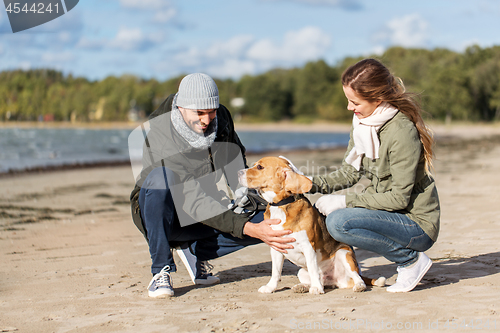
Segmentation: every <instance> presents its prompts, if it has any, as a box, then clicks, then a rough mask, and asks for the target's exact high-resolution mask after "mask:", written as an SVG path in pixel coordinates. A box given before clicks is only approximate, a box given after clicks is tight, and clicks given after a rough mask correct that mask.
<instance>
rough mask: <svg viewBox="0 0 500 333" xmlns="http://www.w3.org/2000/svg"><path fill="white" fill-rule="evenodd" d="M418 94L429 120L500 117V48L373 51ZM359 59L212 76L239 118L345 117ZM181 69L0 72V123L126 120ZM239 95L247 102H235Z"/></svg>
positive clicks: (154, 103) (158, 98) (148, 108)
mask: <svg viewBox="0 0 500 333" xmlns="http://www.w3.org/2000/svg"><path fill="white" fill-rule="evenodd" d="M373 57H374V58H377V59H379V60H381V61H382V62H383V63H384V64H385V65H386V66H388V67H389V68H390V69H391V71H392V72H393V73H394V75H396V76H398V77H400V78H401V79H402V80H403V82H404V83H405V86H406V88H407V91H411V92H414V93H417V94H418V96H419V99H420V101H421V103H422V106H423V108H424V110H425V111H426V117H427V119H429V118H432V119H434V120H446V121H450V120H461V121H495V120H499V119H500V46H493V47H489V48H481V47H479V46H471V47H469V48H467V49H466V50H465V51H464V52H462V53H459V52H454V51H451V50H447V49H433V50H428V49H415V48H402V47H393V48H390V49H388V50H387V51H386V52H384V53H383V54H382V55H378V56H373ZM361 59H362V57H359V58H353V57H348V58H345V59H343V60H342V61H340V62H339V63H337V64H335V65H328V64H327V63H326V62H325V61H324V60H318V61H312V62H308V63H307V64H305V65H304V66H303V67H300V68H291V69H280V68H277V69H273V70H270V71H267V72H265V73H263V74H259V75H245V76H243V77H241V78H240V79H239V80H232V79H224V80H221V79H217V78H214V79H215V81H216V83H217V86H218V87H219V94H220V102H221V103H222V104H224V105H226V106H228V108H229V109H230V111H231V112H232V114H233V116H234V117H235V119H236V120H241V121H247V122H260V121H278V120H284V119H288V120H292V121H295V122H305V123H307V122H312V121H321V120H323V121H338V122H346V121H349V120H350V119H351V118H352V113H351V112H349V111H347V110H346V106H347V101H346V99H345V96H344V94H343V91H342V87H341V83H340V76H341V75H342V72H343V71H344V70H345V69H346V68H347V67H348V66H350V65H352V64H354V63H355V62H357V61H359V60H361ZM182 77H184V75H180V76H178V77H175V78H171V79H169V80H166V81H163V82H160V81H158V80H156V79H148V80H145V79H142V78H138V77H135V76H132V75H122V76H120V77H115V76H109V77H106V78H105V79H103V80H99V81H91V80H88V79H86V78H83V77H73V76H72V75H67V76H65V75H63V74H62V73H61V72H59V71H55V70H51V69H35V70H12V71H3V72H0V121H12V120H17V121H25V120H27V121H34V120H56V121H73V122H75V121H76V122H99V121H126V120H130V119H136V118H144V117H147V116H148V115H149V114H150V113H152V112H153V111H154V110H155V109H156V108H157V107H158V106H159V105H160V104H161V102H162V101H163V100H164V99H165V98H166V97H167V96H168V95H169V94H171V93H175V92H176V91H177V87H178V85H179V82H180V80H181V79H182ZM235 98H238V99H239V101H242V100H243V101H244V103H238V104H236V103H232V101H234V100H235Z"/></svg>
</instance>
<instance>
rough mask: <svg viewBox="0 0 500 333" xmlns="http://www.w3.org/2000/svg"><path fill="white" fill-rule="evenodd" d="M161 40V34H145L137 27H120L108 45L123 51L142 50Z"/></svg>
mask: <svg viewBox="0 0 500 333" xmlns="http://www.w3.org/2000/svg"><path fill="white" fill-rule="evenodd" d="M162 40H163V38H162V35H161V34H153V35H146V34H145V33H144V32H143V31H142V30H141V29H139V28H131V29H129V28H126V27H121V28H120V30H118V32H117V34H116V36H115V38H114V39H113V40H111V41H110V46H111V47H112V48H115V49H119V50H123V51H144V50H147V49H149V48H151V47H152V46H153V45H154V44H156V43H159V42H161V41H162Z"/></svg>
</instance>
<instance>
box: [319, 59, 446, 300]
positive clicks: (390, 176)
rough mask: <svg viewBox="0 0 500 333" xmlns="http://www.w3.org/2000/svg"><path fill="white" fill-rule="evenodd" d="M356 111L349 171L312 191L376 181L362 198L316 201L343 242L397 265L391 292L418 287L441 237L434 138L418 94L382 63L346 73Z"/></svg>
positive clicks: (345, 165) (328, 178) (343, 169)
mask: <svg viewBox="0 0 500 333" xmlns="http://www.w3.org/2000/svg"><path fill="white" fill-rule="evenodd" d="M342 85H343V89H344V93H345V95H346V97H347V100H348V106H347V109H348V110H350V111H352V112H354V117H353V128H352V130H351V139H350V141H349V146H348V148H347V152H346V154H345V158H344V161H343V164H342V167H341V168H340V169H339V170H337V171H335V172H333V173H331V174H328V175H326V176H315V177H313V179H312V180H313V184H314V185H315V186H313V189H312V190H311V193H314V192H321V193H331V192H333V191H336V190H340V189H342V188H345V187H350V186H353V185H354V184H356V183H357V182H358V181H359V180H360V178H361V176H363V175H364V176H366V177H367V178H369V179H370V180H371V183H370V185H369V186H368V187H367V188H366V189H365V190H364V191H363V193H349V194H347V195H337V194H329V195H324V196H322V197H321V198H319V199H318V200H317V202H316V207H317V208H318V210H319V211H320V212H321V213H323V214H324V215H326V216H327V218H326V225H327V228H328V231H329V232H330V234H331V235H332V237H333V238H335V239H337V240H338V241H341V242H344V243H347V244H349V245H352V246H356V247H359V248H362V249H365V250H369V251H373V252H376V253H378V254H380V255H382V256H384V257H385V258H387V259H388V260H390V261H393V262H395V263H396V264H397V265H398V268H397V271H398V277H397V280H396V283H395V284H393V285H392V286H390V287H388V288H387V291H389V292H408V291H410V290H412V289H413V288H415V286H416V285H417V284H418V283H419V282H420V280H421V279H422V277H423V276H424V275H425V273H426V272H427V271H428V270H429V268H430V266H431V265H432V262H431V260H430V259H429V258H428V257H427V256H426V255H425V254H424V251H426V250H427V249H429V248H430V247H431V246H432V245H433V244H434V242H435V241H436V239H437V237H438V233H439V217H440V208H439V199H438V193H437V190H436V186H435V183H434V179H433V178H432V176H431V173H430V170H431V169H432V157H433V154H432V144H433V139H432V135H431V133H430V131H429V129H428V128H427V127H426V126H425V124H424V122H423V120H422V117H421V115H420V113H421V109H420V106H419V104H418V103H417V101H416V100H415V98H414V97H415V96H414V95H413V94H410V93H407V92H405V88H404V86H403V82H402V81H401V79H399V78H396V77H394V76H393V75H392V74H391V73H390V72H389V70H388V69H387V68H386V67H385V66H384V65H383V64H382V63H380V62H379V61H377V60H374V59H365V60H362V61H360V62H358V63H356V64H355V65H353V66H351V67H349V68H348V69H347V70H346V71H345V72H344V73H343V74H342Z"/></svg>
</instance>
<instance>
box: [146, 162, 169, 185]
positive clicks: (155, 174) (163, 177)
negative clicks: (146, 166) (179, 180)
mask: <svg viewBox="0 0 500 333" xmlns="http://www.w3.org/2000/svg"><path fill="white" fill-rule="evenodd" d="M169 177H172V171H170V170H169V169H167V168H163V167H160V168H155V169H153V170H152V171H151V172H150V173H149V174H148V176H147V177H146V180H145V181H144V184H143V185H142V188H145V189H148V190H168V189H169V186H168V178H169Z"/></svg>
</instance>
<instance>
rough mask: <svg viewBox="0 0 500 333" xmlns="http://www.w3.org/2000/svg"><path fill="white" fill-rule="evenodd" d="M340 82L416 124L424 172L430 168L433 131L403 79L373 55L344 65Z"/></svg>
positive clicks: (366, 98) (427, 171)
mask: <svg viewBox="0 0 500 333" xmlns="http://www.w3.org/2000/svg"><path fill="white" fill-rule="evenodd" d="M342 85H343V86H345V87H350V88H351V89H352V90H354V92H356V94H357V95H358V96H359V97H360V98H362V99H365V100H367V101H369V102H374V101H384V102H387V103H389V104H391V105H392V106H394V107H395V108H397V109H398V110H399V111H401V112H403V113H404V114H405V115H406V116H407V117H408V118H409V119H410V120H411V121H412V122H413V123H414V124H415V126H416V128H417V131H418V134H419V136H420V141H421V142H422V145H423V146H424V159H425V172H426V173H427V174H430V173H431V170H432V169H433V165H432V158H433V144H434V139H433V134H432V131H431V130H430V129H429V128H428V127H427V126H426V125H425V123H424V120H423V119H422V115H421V113H422V108H421V106H420V103H419V102H418V100H417V95H416V94H414V93H409V92H406V90H405V86H404V84H403V81H402V80H401V79H400V78H398V77H395V76H394V75H392V74H391V72H390V71H389V69H388V68H387V67H385V66H384V65H383V64H382V63H381V62H380V61H378V60H375V59H364V60H361V61H359V62H358V63H356V64H354V65H352V66H351V67H349V68H347V69H346V70H345V71H344V73H343V74H342Z"/></svg>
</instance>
